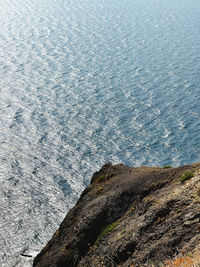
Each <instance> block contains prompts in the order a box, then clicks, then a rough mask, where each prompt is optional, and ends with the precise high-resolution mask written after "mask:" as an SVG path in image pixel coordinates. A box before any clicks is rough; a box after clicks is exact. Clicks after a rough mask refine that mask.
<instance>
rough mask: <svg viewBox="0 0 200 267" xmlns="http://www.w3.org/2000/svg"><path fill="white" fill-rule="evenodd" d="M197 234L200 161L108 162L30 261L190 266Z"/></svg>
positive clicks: (67, 266)
mask: <svg viewBox="0 0 200 267" xmlns="http://www.w3.org/2000/svg"><path fill="white" fill-rule="evenodd" d="M199 233H200V163H196V164H193V165H187V166H183V167H178V168H170V167H169V166H165V167H164V168H158V167H138V168H132V167H127V166H125V165H123V164H119V165H115V166H113V165H111V164H109V163H108V164H106V165H104V166H103V167H102V168H101V170H100V171H99V172H96V173H95V174H94V175H93V177H92V179H91V183H90V185H89V186H88V187H87V188H86V189H85V190H84V191H83V193H82V195H81V196H80V199H79V200H78V202H77V204H76V205H75V206H74V208H72V209H71V210H70V211H69V213H68V214H67V216H66V217H65V219H64V220H63V222H62V223H61V225H60V227H59V229H58V230H57V231H56V233H55V234H54V235H53V237H52V239H51V240H50V241H49V242H48V243H47V245H46V246H45V248H43V249H42V251H41V252H40V253H39V254H38V256H37V257H36V258H35V260H34V264H33V266H35V267H40V266H41V267H50V266H52V267H54V266H57V267H75V266H78V267H98V266H99V267H104V266H105V267H112V266H124V267H129V266H130V267H133V266H134V267H135V266H182V265H181V262H184V261H185V262H186V264H187V265H183V266H193V264H194V263H195V257H196V258H197V257H199V263H200V256H199V254H198V246H199V244H200V234H199ZM197 255H198V256H197ZM196 261H197V260H196ZM175 262H180V265H173V264H175ZM161 263H162V264H163V265H161ZM170 264H171V265H170ZM198 266H200V265H198Z"/></svg>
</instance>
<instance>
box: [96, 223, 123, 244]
mask: <svg viewBox="0 0 200 267" xmlns="http://www.w3.org/2000/svg"><path fill="white" fill-rule="evenodd" d="M118 223H119V221H117V222H114V223H111V224H109V225H108V226H106V228H104V229H103V230H102V231H101V233H100V235H99V236H98V238H97V240H96V241H95V244H96V245H97V244H98V243H99V241H100V239H101V238H102V237H103V236H104V235H106V234H107V233H109V232H111V231H112V230H113V229H115V227H116V226H117V225H118Z"/></svg>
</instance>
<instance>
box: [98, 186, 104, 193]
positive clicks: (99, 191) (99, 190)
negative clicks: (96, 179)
mask: <svg viewBox="0 0 200 267" xmlns="http://www.w3.org/2000/svg"><path fill="white" fill-rule="evenodd" d="M102 191H103V187H102V186H101V187H99V188H98V189H97V191H96V193H97V194H100V193H101V192H102Z"/></svg>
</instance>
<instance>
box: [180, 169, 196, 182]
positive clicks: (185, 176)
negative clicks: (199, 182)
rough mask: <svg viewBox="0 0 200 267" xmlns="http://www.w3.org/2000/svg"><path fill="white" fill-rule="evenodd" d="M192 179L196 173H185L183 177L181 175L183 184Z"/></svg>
mask: <svg viewBox="0 0 200 267" xmlns="http://www.w3.org/2000/svg"><path fill="white" fill-rule="evenodd" d="M192 177H194V172H192V171H188V172H186V173H184V174H183V175H181V177H180V182H181V183H182V184H183V183H184V182H185V181H187V180H189V179H191V178H192Z"/></svg>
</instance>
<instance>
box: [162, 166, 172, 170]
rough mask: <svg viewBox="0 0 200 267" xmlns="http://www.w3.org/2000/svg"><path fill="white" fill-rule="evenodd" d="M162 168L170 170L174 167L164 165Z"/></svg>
mask: <svg viewBox="0 0 200 267" xmlns="http://www.w3.org/2000/svg"><path fill="white" fill-rule="evenodd" d="M162 168H163V169H170V168H172V166H170V165H164V166H163V167H162Z"/></svg>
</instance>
